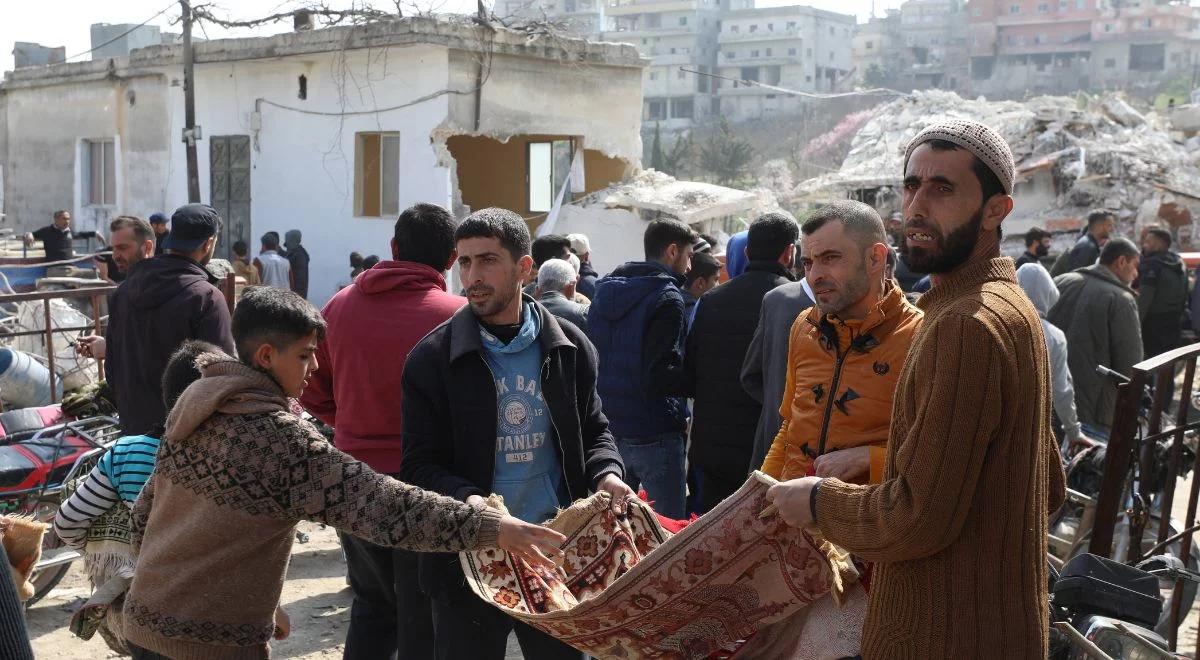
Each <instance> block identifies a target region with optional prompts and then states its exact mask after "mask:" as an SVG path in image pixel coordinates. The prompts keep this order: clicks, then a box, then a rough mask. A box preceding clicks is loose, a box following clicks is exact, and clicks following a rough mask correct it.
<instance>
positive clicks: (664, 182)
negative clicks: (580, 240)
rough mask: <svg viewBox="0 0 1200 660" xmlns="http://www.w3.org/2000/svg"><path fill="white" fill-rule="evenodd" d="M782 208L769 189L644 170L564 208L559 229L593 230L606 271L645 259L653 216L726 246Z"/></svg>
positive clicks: (599, 263)
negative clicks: (644, 244)
mask: <svg viewBox="0 0 1200 660" xmlns="http://www.w3.org/2000/svg"><path fill="white" fill-rule="evenodd" d="M777 210H779V205H778V203H777V202H776V199H775V195H774V194H772V193H771V192H770V191H768V190H766V189H763V188H756V189H754V190H752V191H745V190H737V189H734V188H726V187H724V186H718V185H715V184H711V183H702V182H698V181H680V180H678V179H676V178H674V177H672V176H670V175H669V174H664V173H662V172H657V171H655V170H644V171H642V172H639V173H637V174H636V175H634V176H632V177H630V178H629V179H628V180H626V181H622V182H620V183H616V184H613V185H612V186H610V187H608V188H605V189H603V190H599V191H596V192H594V193H592V194H589V195H586V196H584V197H582V198H581V199H578V200H576V201H575V202H574V203H572V204H570V205H567V206H563V207H562V210H561V211H560V213H559V215H558V219H557V222H556V224H555V227H554V232H555V233H559V234H570V233H573V232H579V233H583V234H587V235H588V238H589V240H590V243H591V248H592V266H593V267H595V268H596V270H598V271H600V272H601V273H606V272H609V271H611V270H612V269H613V268H616V267H617V266H619V265H621V263H622V262H624V261H627V260H629V259H634V260H636V259H638V258H640V255H641V254H642V253H643V248H642V235H643V234H644V233H645V229H646V223H647V222H649V221H651V220H658V219H669V220H678V221H680V222H682V223H684V224H686V225H689V226H691V227H692V228H693V229H695V230H696V231H698V232H703V233H707V234H710V235H711V236H714V237H716V238H717V239H718V240H719V241H720V242H721V244H722V245H723V244H724V243H725V242H727V241H728V237H729V236H730V235H732V234H735V233H737V232H739V231H742V230H743V229H746V228H747V227H749V223H750V222H751V221H752V220H754V219H755V218H757V217H758V216H760V215H762V214H763V213H766V212H768V211H777ZM715 247H716V248H717V249H719V248H720V246H715Z"/></svg>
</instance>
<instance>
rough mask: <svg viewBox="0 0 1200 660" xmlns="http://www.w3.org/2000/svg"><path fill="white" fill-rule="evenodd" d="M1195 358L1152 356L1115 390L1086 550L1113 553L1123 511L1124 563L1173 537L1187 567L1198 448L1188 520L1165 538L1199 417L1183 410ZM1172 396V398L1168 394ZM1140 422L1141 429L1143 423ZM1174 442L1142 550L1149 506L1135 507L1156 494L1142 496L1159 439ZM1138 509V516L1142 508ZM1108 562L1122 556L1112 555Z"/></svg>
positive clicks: (1175, 618) (1194, 352)
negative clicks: (1170, 407) (1168, 424)
mask: <svg viewBox="0 0 1200 660" xmlns="http://www.w3.org/2000/svg"><path fill="white" fill-rule="evenodd" d="M1197 358H1200V344H1192V345H1190V346H1184V347H1182V348H1177V349H1175V350H1173V351H1168V352H1166V353H1163V354H1161V355H1157V356H1155V357H1152V358H1150V359H1148V360H1144V361H1142V362H1139V363H1138V364H1136V365H1134V366H1133V373H1132V374H1130V380H1129V382H1127V383H1122V384H1121V385H1119V386H1118V389H1117V404H1116V409H1115V410H1114V413H1113V424H1112V432H1111V434H1110V435H1109V440H1108V448H1107V451H1106V455H1105V464H1104V477H1103V480H1102V481H1101V485H1100V494H1099V497H1098V501H1097V504H1096V518H1095V526H1094V527H1093V529H1092V538H1091V544H1090V546H1089V547H1088V552H1091V553H1092V554H1096V555H1101V556H1104V557H1109V556H1110V554H1111V553H1112V546H1113V535H1114V530H1115V529H1116V528H1117V523H1118V520H1119V519H1120V518H1121V517H1122V516H1126V515H1127V516H1128V517H1129V524H1128V527H1127V529H1128V534H1129V539H1128V553H1127V555H1128V556H1127V557H1125V559H1124V561H1136V560H1137V559H1139V558H1141V557H1143V556H1144V554H1143V551H1145V550H1152V551H1157V550H1158V549H1161V548H1163V547H1166V546H1167V545H1168V544H1170V543H1174V542H1175V541H1176V540H1178V541H1179V543H1180V557H1179V559H1180V560H1181V561H1182V562H1183V564H1184V566H1187V565H1188V561H1189V560H1190V558H1191V555H1192V551H1193V548H1192V532H1194V531H1196V508H1197V504H1198V502H1197V500H1198V499H1200V474H1198V472H1200V451H1197V452H1196V453H1195V458H1194V460H1193V465H1192V470H1193V472H1192V479H1191V488H1190V492H1189V493H1188V506H1187V514H1186V518H1185V519H1184V521H1183V524H1182V527H1181V529H1182V530H1183V531H1182V532H1181V533H1179V534H1176V535H1173V536H1170V537H1169V533H1170V525H1171V512H1172V509H1173V504H1174V499H1175V482H1176V481H1177V478H1178V477H1177V475H1179V474H1182V471H1181V470H1180V468H1181V467H1182V465H1181V463H1182V462H1183V460H1184V451H1183V450H1184V438H1185V436H1186V434H1187V433H1188V432H1189V431H1194V430H1196V429H1200V421H1192V422H1189V421H1188V411H1189V410H1191V408H1192V391H1193V388H1194V386H1195V376H1196V362H1197ZM1180 363H1183V367H1184V371H1183V387H1182V388H1181V389H1180V390H1178V391H1176V392H1175V394H1177V395H1178V397H1177V399H1178V409H1177V411H1176V413H1175V420H1174V421H1175V424H1174V426H1173V428H1170V429H1168V430H1166V431H1164V430H1163V415H1164V414H1166V411H1167V404H1168V403H1169V402H1168V401H1167V393H1168V392H1170V391H1171V387H1172V385H1173V381H1174V378H1175V374H1176V367H1177V366H1178V365H1179V364H1180ZM1151 383H1153V384H1154V394H1153V398H1152V399H1151V404H1150V407H1149V414H1148V415H1146V416H1145V417H1143V415H1141V414H1140V412H1141V410H1142V401H1143V395H1144V392H1145V389H1146V386H1147V385H1149V384H1151ZM1172 399H1173V400H1174V399H1175V397H1172ZM1143 424H1144V426H1143ZM1168 438H1169V439H1171V446H1170V453H1169V455H1168V458H1167V466H1166V468H1167V470H1166V474H1167V479H1166V481H1165V483H1164V484H1163V492H1162V495H1161V498H1160V499H1159V502H1160V509H1159V520H1158V534H1157V543H1156V544H1154V545H1153V546H1152V548H1146V547H1143V546H1144V544H1143V535H1144V531H1145V527H1146V523H1147V521H1148V520H1149V519H1150V517H1151V516H1150V515H1149V509H1150V507H1148V506H1142V507H1139V506H1137V504H1138V503H1139V502H1140V503H1148V502H1150V501H1151V500H1152V499H1153V495H1154V494H1153V493H1146V492H1144V491H1143V487H1144V486H1145V484H1146V479H1145V476H1146V475H1148V474H1151V472H1152V471H1153V470H1155V469H1156V466H1155V461H1156V458H1155V447H1156V445H1157V443H1158V442H1159V441H1160V440H1166V439H1168ZM1139 448H1140V452H1139V455H1138V457H1137V461H1138V466H1137V467H1138V468H1139V469H1138V472H1139V474H1140V475H1141V476H1142V477H1143V478H1140V479H1138V480H1136V481H1131V479H1130V474H1131V472H1130V468H1131V467H1133V466H1132V462H1133V460H1134V450H1135V449H1139ZM1130 496H1132V497H1131V499H1132V501H1133V502H1134V506H1133V507H1132V508H1131V510H1130V511H1129V512H1126V511H1122V507H1123V506H1124V505H1125V503H1126V501H1127V499H1130ZM1139 510H1140V513H1139ZM1113 559H1120V558H1118V557H1113ZM1182 588H1183V585H1182V581H1176V583H1175V594H1174V598H1172V603H1173V606H1172V611H1171V622H1170V626H1169V633H1170V635H1169V642H1170V645H1171V648H1172V649H1174V648H1175V646H1176V643H1177V628H1178V627H1179V621H1180V619H1181V617H1183V616H1186V614H1187V613H1186V612H1181V611H1180V610H1181V601H1182V598H1181V597H1180V594H1181V591H1182Z"/></svg>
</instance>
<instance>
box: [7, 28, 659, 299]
mask: <svg viewBox="0 0 1200 660" xmlns="http://www.w3.org/2000/svg"><path fill="white" fill-rule="evenodd" d="M194 52H195V57H194V59H195V80H194V88H195V90H194V91H195V98H196V101H195V105H196V124H197V125H198V126H199V127H200V129H201V130H200V131H199V134H198V135H197V136H196V137H197V138H198V140H199V141H198V142H197V151H198V152H199V153H198V156H199V158H198V161H199V168H198V174H199V177H198V178H199V186H200V198H201V200H202V201H204V202H206V203H210V204H211V205H213V206H214V207H215V208H217V210H218V211H220V212H221V215H222V217H223V218H224V219H225V225H224V227H223V230H222V234H221V235H220V237H219V242H218V256H221V257H226V256H228V251H229V247H230V246H231V245H232V244H233V243H234V242H235V241H239V240H240V241H244V242H246V243H247V244H248V245H249V246H250V248H251V250H252V251H257V243H258V239H259V237H260V236H262V235H263V234H264V233H266V232H268V231H278V232H280V233H281V234H282V233H283V232H285V231H287V230H289V229H300V230H301V231H302V232H303V235H304V242H305V244H306V245H308V249H309V252H310V253H311V255H312V262H311V266H310V267H311V283H312V286H311V290H310V297H311V299H312V300H313V302H315V303H317V304H322V303H323V302H324V301H325V300H327V299H328V298H329V297H330V296H331V295H332V294H333V293H334V291H335V290H336V288H337V284H338V283H339V282H341V281H343V280H345V279H346V278H347V276H348V273H349V270H350V268H349V266H348V264H347V261H346V260H347V255H348V254H349V253H350V252H352V251H358V252H361V253H362V254H364V255H365V254H378V255H380V256H383V257H384V258H386V257H387V256H388V244H389V240H390V238H391V236H392V226H393V224H394V222H395V220H396V217H397V215H398V214H399V212H400V210H402V209H404V208H406V207H407V206H409V205H411V204H414V203H417V202H432V203H436V204H440V205H443V206H446V207H448V208H452V209H453V210H454V212H455V215H457V216H458V217H462V216H463V215H464V214H466V213H467V212H469V211H471V210H477V209H481V208H484V207H488V206H499V207H503V208H507V209H511V210H513V211H515V212H517V213H519V214H521V215H522V216H523V217H525V218H526V219H527V220H528V221H529V222H530V224H531V226H536V225H537V224H538V223H539V222H541V219H542V218H544V217H545V216H546V214H547V213H548V212H549V211H550V210H551V208H552V206H553V203H554V196H555V193H556V192H557V191H558V190H560V188H561V186H562V185H563V182H564V181H565V180H567V178H568V177H569V176H570V175H571V172H572V171H575V172H577V173H578V176H577V178H578V179H579V180H580V184H581V185H580V186H578V190H577V192H578V194H579V195H584V194H587V193H590V192H594V191H597V190H600V189H603V188H605V187H607V186H608V185H610V184H612V183H614V182H617V181H621V180H623V179H624V178H626V177H627V176H628V175H629V174H630V173H631V172H633V171H636V169H637V168H638V166H639V160H640V156H641V153H642V145H641V137H640V133H639V128H640V126H641V110H642V73H643V69H644V67H645V66H646V63H647V62H646V60H644V59H643V58H642V57H641V56H640V55H639V54H638V52H637V50H636V49H635V48H633V47H632V46H629V45H619V44H605V43H595V42H591V41H587V40H583V39H575V38H565V37H560V36H558V35H557V34H555V33H554V32H553V31H551V30H540V31H539V30H538V29H537V28H536V26H533V27H531V28H527V29H523V30H512V29H508V28H504V27H502V26H499V25H493V24H485V23H480V22H477V21H474V20H472V19H469V18H466V17H443V18H426V17H418V18H404V19H398V20H394V21H381V22H374V23H368V24H364V25H355V26H344V27H332V28H326V29H319V30H307V29H305V30H302V31H296V32H291V33H286V34H281V35H277V36H272V37H257V38H242V39H222V40H213V41H205V42H201V43H197V44H195V48H194ZM183 78H184V76H183V50H182V47H181V46H179V45H155V46H148V47H146V48H140V49H136V50H134V51H132V52H131V53H130V54H129V55H128V56H120V57H113V58H106V59H98V60H93V61H90V62H79V63H65V64H63V63H60V64H50V65H47V66H38V67H29V68H23V69H19V70H17V71H13V72H9V73H6V74H5V77H4V81H3V84H2V85H0V181H2V183H0V187H2V188H3V193H2V194H0V199H3V204H4V208H3V209H0V211H3V213H5V214H6V216H7V217H6V218H5V223H6V224H7V225H8V226H9V227H12V228H14V229H16V230H17V231H18V232H24V231H26V230H30V229H34V228H36V227H39V226H43V225H46V224H49V222H50V219H51V215H52V213H53V212H54V211H55V210H57V209H67V210H70V211H71V212H72V215H73V216H74V218H75V220H74V222H75V226H76V228H77V229H80V230H93V229H98V230H101V231H102V232H104V233H105V234H107V229H108V227H107V225H108V222H109V221H110V220H111V219H112V218H113V217H115V216H117V215H120V214H125V213H128V214H134V215H138V216H141V217H147V216H148V215H149V214H151V213H153V212H156V211H167V212H170V210H171V209H173V208H175V207H177V206H179V205H181V204H183V203H186V202H187V199H188V194H187V190H188V186H187V171H186V167H185V162H186V157H185V144H184V143H183V141H182V140H181V136H183V130H184V126H185V123H184V117H185V112H184V91H183Z"/></svg>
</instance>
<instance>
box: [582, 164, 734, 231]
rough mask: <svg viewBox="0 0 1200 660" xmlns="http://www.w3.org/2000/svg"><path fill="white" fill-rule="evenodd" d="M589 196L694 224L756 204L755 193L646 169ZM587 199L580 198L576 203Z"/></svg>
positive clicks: (608, 204)
mask: <svg viewBox="0 0 1200 660" xmlns="http://www.w3.org/2000/svg"><path fill="white" fill-rule="evenodd" d="M589 197H592V198H596V199H600V200H602V201H603V203H604V205H605V206H606V207H607V208H630V209H636V210H638V211H644V212H645V211H648V212H650V213H651V214H661V215H667V216H670V217H672V218H675V219H677V220H680V221H682V222H684V223H686V224H689V225H695V224H700V223H704V222H707V221H709V220H714V219H717V218H723V217H727V216H735V215H740V214H742V213H745V212H747V211H749V210H751V209H752V208H754V206H755V205H756V204H757V202H758V199H757V196H756V195H755V194H754V193H750V192H746V191H744V190H735V189H733V188H726V187H724V186H718V185H714V184H711V183H700V182H698V181H679V180H678V179H676V178H675V177H672V176H671V175H669V174H664V173H662V172H657V171H655V170H644V171H642V172H640V173H639V174H637V175H635V176H634V177H633V178H632V179H630V180H628V181H625V182H622V183H619V184H617V185H615V186H612V187H610V188H608V189H606V190H601V191H599V192H597V193H593V194H592V195H590V196H589ZM581 203H582V204H584V205H586V204H587V202H586V201H585V200H581V201H579V202H576V204H581Z"/></svg>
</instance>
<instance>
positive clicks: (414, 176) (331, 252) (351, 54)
mask: <svg viewBox="0 0 1200 660" xmlns="http://www.w3.org/2000/svg"><path fill="white" fill-rule="evenodd" d="M301 75H303V76H305V79H306V87H307V94H306V98H305V99H303V100H302V99H300V98H299V78H300V76H301ZM447 76H448V73H447V55H446V49H445V48H443V47H440V46H431V45H415V46H396V47H390V48H372V49H362V50H352V51H345V52H344V53H316V54H312V55H306V56H295V57H285V58H280V59H269V60H249V61H236V62H219V63H210V64H202V65H198V66H197V68H196V98H197V102H196V123H197V124H199V125H200V126H201V127H203V131H204V139H203V140H201V141H200V142H199V145H198V147H199V148H198V152H199V154H198V155H199V159H198V160H199V174H200V197H201V199H202V200H204V201H205V202H208V201H209V200H210V199H212V191H211V179H212V170H211V164H210V149H211V145H212V144H213V138H214V137H217V136H226V135H245V136H249V137H250V141H251V145H252V146H251V153H250V159H251V170H250V196H251V206H250V224H251V226H250V228H249V229H248V230H247V231H246V232H245V233H246V234H247V243H248V244H249V246H250V249H251V251H252V252H255V253H256V252H257V251H258V248H259V240H260V237H261V236H262V235H263V234H264V233H266V232H268V231H278V232H280V234H282V233H283V232H285V231H287V230H289V229H299V230H300V231H301V232H302V233H303V235H304V244H305V245H306V246H307V249H308V251H309V254H310V256H311V258H312V261H311V264H310V274H309V281H310V284H309V299H310V300H312V301H313V302H314V303H316V304H318V305H320V304H323V303H324V302H325V301H327V300H328V299H329V298H330V297H331V296H332V295H333V294H334V293H336V291H337V289H338V286H339V285H340V284H343V283H345V280H347V279H348V276H349V272H350V268H349V266H348V265H347V255H349V254H350V252H354V251H357V252H361V253H362V254H363V255H370V254H376V255H379V256H380V257H381V258H384V259H388V258H390V257H391V252H390V247H389V242H390V240H391V237H392V233H393V228H394V225H395V222H396V215H395V214H389V215H386V216H376V217H367V216H361V215H358V214H357V208H356V205H355V185H356V184H355V158H356V156H355V148H356V141H357V135H358V134H360V133H376V132H387V133H392V132H394V133H397V134H398V136H399V145H400V146H399V157H400V165H399V180H398V183H397V186H398V187H397V189H396V190H395V191H394V194H395V195H396V199H397V200H398V207H399V209H400V210H403V209H405V208H407V207H408V206H411V205H412V204H415V203H417V202H430V203H434V204H440V205H443V206H449V205H450V203H451V200H452V196H453V185H452V182H451V177H450V169H449V168H448V167H446V166H444V165H442V164H439V162H438V157H437V153H436V151H435V150H434V149H432V148H431V143H430V135H431V134H432V133H433V131H434V129H435V128H436V127H437V126H438V125H439V124H440V123H441V122H442V121H443V120H444V118H445V117H446V112H447V109H446V108H447V103H448V101H447V98H448V97H447V96H445V95H442V96H437V97H434V98H430V99H428V100H424V101H420V99H422V98H425V97H429V96H431V95H433V94H435V93H437V92H439V91H441V90H444V89H445V88H446V79H447ZM258 99H262V100H263V102H258V101H257V100H258ZM414 101H418V102H416V103H414ZM272 103H274V104H278V105H271V104H272ZM407 104H411V105H407ZM256 105H257V106H258V108H259V111H260V112H259V114H258V118H257V119H256V118H255V108H256ZM280 106H285V107H280ZM400 106H406V107H400ZM379 109H383V110H381V111H379V112H374V110H379ZM322 113H323V114H322ZM171 115H172V128H171V134H172V135H176V136H177V135H179V134H180V131H182V129H183V117H184V114H183V94H182V93H177V94H176V95H174V96H173V97H172V110H171ZM256 121H258V122H261V130H256V129H255V125H256V124H255V122H256ZM255 145H256V146H255ZM171 150H172V155H171V162H172V163H174V164H175V166H174V169H173V173H172V178H171V192H170V197H171V199H173V200H176V203H178V204H182V203H183V202H184V201H186V199H187V181H186V174H185V171H184V166H183V163H184V162H185V155H184V145H183V143H182V142H179V141H177V140H174V141H173V142H172V146H171Z"/></svg>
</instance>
